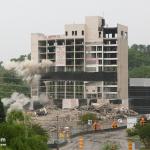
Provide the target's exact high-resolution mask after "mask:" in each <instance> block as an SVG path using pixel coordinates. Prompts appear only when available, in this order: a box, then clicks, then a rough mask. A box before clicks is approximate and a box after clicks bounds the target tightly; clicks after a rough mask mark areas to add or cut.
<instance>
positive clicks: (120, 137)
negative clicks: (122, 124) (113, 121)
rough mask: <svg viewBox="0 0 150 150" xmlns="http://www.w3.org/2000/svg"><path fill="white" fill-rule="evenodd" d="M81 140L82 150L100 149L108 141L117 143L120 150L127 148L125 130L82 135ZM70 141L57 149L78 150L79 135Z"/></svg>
mask: <svg viewBox="0 0 150 150" xmlns="http://www.w3.org/2000/svg"><path fill="white" fill-rule="evenodd" d="M83 140H84V148H83V150H102V148H103V146H104V144H105V143H106V142H107V143H108V142H110V141H111V142H113V143H116V144H117V145H119V146H120V150H127V149H128V142H127V137H126V131H125V130H118V131H111V132H105V133H95V134H88V135H83ZM71 141H72V142H70V143H69V144H67V145H66V146H64V147H61V148H59V150H79V137H76V138H73V139H72V140H71Z"/></svg>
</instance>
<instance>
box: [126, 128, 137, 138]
mask: <svg viewBox="0 0 150 150" xmlns="http://www.w3.org/2000/svg"><path fill="white" fill-rule="evenodd" d="M126 131H127V134H128V136H129V137H130V136H135V135H137V131H136V129H135V128H132V129H127V130H126Z"/></svg>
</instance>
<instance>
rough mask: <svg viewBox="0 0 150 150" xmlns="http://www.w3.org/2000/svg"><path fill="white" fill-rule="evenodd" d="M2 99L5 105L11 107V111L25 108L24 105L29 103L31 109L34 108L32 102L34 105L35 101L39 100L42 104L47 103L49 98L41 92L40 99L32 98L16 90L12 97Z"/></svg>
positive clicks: (9, 109)
mask: <svg viewBox="0 0 150 150" xmlns="http://www.w3.org/2000/svg"><path fill="white" fill-rule="evenodd" d="M1 101H2V103H3V104H4V106H5V107H9V108H8V110H7V112H10V111H12V110H23V109H24V108H23V107H24V106H25V105H27V104H29V103H30V106H28V107H29V109H31V110H33V106H31V104H32V105H33V103H34V101H39V103H40V104H47V103H48V102H49V99H48V97H47V96H46V95H45V94H41V95H40V96H39V97H38V99H32V98H29V97H27V96H25V95H24V94H20V93H17V92H14V93H13V94H12V95H11V97H10V98H3V99H2V100H1ZM31 102H33V103H31ZM31 107H32V108H31Z"/></svg>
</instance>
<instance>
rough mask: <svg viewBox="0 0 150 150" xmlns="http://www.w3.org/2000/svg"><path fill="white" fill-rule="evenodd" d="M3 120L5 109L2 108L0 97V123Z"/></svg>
mask: <svg viewBox="0 0 150 150" xmlns="http://www.w3.org/2000/svg"><path fill="white" fill-rule="evenodd" d="M4 121H5V110H4V105H3V103H2V102H1V99H0V123H2V122H4Z"/></svg>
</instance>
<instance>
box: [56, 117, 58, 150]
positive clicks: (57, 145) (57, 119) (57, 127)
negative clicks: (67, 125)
mask: <svg viewBox="0 0 150 150" xmlns="http://www.w3.org/2000/svg"><path fill="white" fill-rule="evenodd" d="M56 118H57V129H56V130H57V131H56V132H57V150H59V142H58V141H59V135H58V134H59V133H58V115H57V116H56Z"/></svg>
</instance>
